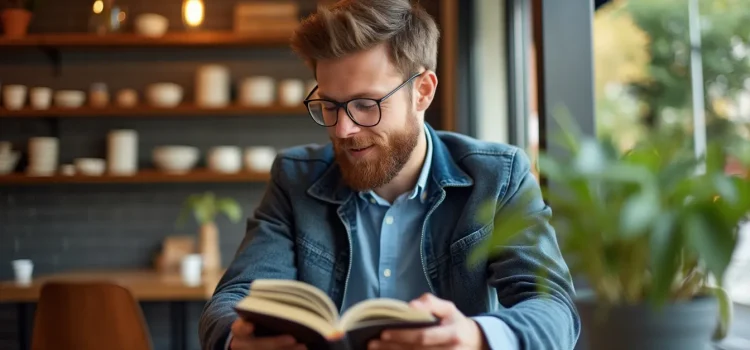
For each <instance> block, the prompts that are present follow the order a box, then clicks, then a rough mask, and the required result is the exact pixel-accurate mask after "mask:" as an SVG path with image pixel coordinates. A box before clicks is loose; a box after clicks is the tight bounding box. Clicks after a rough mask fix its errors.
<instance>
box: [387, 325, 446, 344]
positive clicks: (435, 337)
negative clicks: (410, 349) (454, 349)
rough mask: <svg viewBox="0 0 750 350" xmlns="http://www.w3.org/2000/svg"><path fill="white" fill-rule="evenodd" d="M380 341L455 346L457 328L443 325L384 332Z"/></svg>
mask: <svg viewBox="0 0 750 350" xmlns="http://www.w3.org/2000/svg"><path fill="white" fill-rule="evenodd" d="M380 339H381V340H383V341H386V342H393V343H399V344H409V345H418V346H421V345H426V346H434V345H446V346H448V345H455V344H457V343H458V327H456V326H455V325H445V326H435V327H427V328H421V329H396V330H386V331H384V332H383V334H382V335H381V337H380Z"/></svg>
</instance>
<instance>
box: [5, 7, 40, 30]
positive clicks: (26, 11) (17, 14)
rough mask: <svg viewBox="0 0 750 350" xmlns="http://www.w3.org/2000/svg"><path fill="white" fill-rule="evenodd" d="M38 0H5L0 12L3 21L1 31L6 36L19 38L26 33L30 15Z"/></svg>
mask: <svg viewBox="0 0 750 350" xmlns="http://www.w3.org/2000/svg"><path fill="white" fill-rule="evenodd" d="M37 1H38V0H6V5H5V6H4V8H3V11H2V13H0V18H2V22H3V33H4V35H5V37H7V38H20V37H23V36H25V35H26V32H27V31H28V29H29V23H30V22H31V16H32V14H33V13H34V10H35V9H36V6H37Z"/></svg>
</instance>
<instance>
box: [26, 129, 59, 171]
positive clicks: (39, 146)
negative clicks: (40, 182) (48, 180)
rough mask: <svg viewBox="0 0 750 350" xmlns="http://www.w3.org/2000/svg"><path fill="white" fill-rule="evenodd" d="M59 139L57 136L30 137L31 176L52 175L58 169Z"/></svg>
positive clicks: (29, 169) (29, 168) (29, 167)
mask: <svg viewBox="0 0 750 350" xmlns="http://www.w3.org/2000/svg"><path fill="white" fill-rule="evenodd" d="M59 147H60V146H59V140H58V139H57V138H56V137H32V138H30V139H29V166H28V168H27V172H28V174H29V175H31V176H50V175H54V174H55V172H56V171H57V168H58V166H57V162H58V155H59V153H60V150H59Z"/></svg>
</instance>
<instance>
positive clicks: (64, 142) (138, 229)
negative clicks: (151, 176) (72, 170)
mask: <svg viewBox="0 0 750 350" xmlns="http://www.w3.org/2000/svg"><path fill="white" fill-rule="evenodd" d="M301 1H302V2H304V3H305V5H304V6H303V8H307V9H310V3H312V1H304V0H301ZM92 3H93V1H92V0H56V1H44V2H42V3H41V4H42V5H41V7H40V8H39V9H38V11H37V12H36V13H35V17H34V20H33V23H32V25H31V28H30V31H31V32H71V31H86V28H87V22H88V15H89V12H90V9H91V5H92ZM117 3H119V4H123V5H126V6H127V10H128V11H129V12H130V18H131V19H133V18H134V17H135V15H136V14H138V13H143V12H157V13H160V14H163V15H165V16H167V17H168V18H169V19H170V22H171V26H170V27H171V28H170V29H171V30H182V28H181V21H180V17H179V16H180V4H181V1H180V0H159V1H150V0H128V1H122V0H121V1H117ZM234 3H235V0H210V1H206V4H207V9H206V21H205V28H206V29H215V30H228V29H230V28H231V19H232V8H233V6H234ZM422 3H423V4H424V5H425V6H427V7H428V10H429V11H430V12H432V13H433V15H435V16H436V18H439V17H438V16H437V15H438V13H437V5H438V1H422ZM130 30H131V29H130V28H129V27H127V28H126V31H130ZM61 58H62V65H61V71H60V74H59V75H55V74H53V73H54V71H53V69H52V66H51V65H50V64H49V61H48V60H47V58H46V56H45V55H44V54H43V53H42V52H40V51H36V50H35V49H31V50H24V51H15V50H13V51H11V50H5V51H3V50H2V49H0V82H1V83H2V84H3V85H5V84H12V83H18V84H24V85H27V86H38V85H44V86H49V87H52V88H53V89H63V88H71V89H82V90H88V87H89V85H90V84H91V83H93V82H97V81H102V82H105V83H107V85H108V87H109V89H110V91H111V92H114V91H116V90H117V89H119V88H125V87H132V88H135V89H137V90H139V91H140V92H142V91H143V88H145V86H146V85H147V84H149V83H153V82H160V81H171V82H175V83H178V84H181V85H182V86H183V87H184V89H185V93H186V95H185V98H186V99H188V100H192V87H193V80H194V76H195V71H196V69H197V67H199V66H200V65H202V64H205V63H222V64H226V65H227V66H228V67H229V68H230V69H231V72H232V77H233V79H238V78H242V77H244V76H248V75H253V74H267V75H272V76H274V77H277V78H279V79H281V78H287V77H299V78H304V79H307V78H309V77H311V76H312V75H311V74H310V72H308V71H307V69H306V68H305V67H304V65H303V64H302V63H301V62H300V61H299V60H298V59H297V57H295V56H294V55H293V54H292V53H291V51H290V50H289V49H287V48H276V49H258V48H242V49H223V48H220V49H159V48H151V49H131V48H128V49H114V50H88V51H87V50H64V51H62V55H61ZM438 73H439V72H438ZM141 98H142V96H141ZM433 106H434V108H432V110H431V111H430V112H429V114H428V116H427V120H428V121H429V122H431V124H432V125H433V126H435V127H436V128H440V127H441V126H440V122H439V120H440V118H439V106H440V96H438V98H437V100H436V101H435V104H434V105H433ZM117 128H133V129H136V130H137V131H138V133H139V151H140V152H139V153H140V154H139V159H140V165H141V166H142V167H151V166H152V164H151V155H150V153H151V150H152V149H153V147H154V146H157V145H162V144H190V145H195V146H198V147H199V148H200V149H201V151H202V153H203V154H202V155H204V156H205V152H206V151H207V150H208V149H209V148H210V147H211V146H214V145H226V144H229V145H239V146H249V145H262V144H265V145H272V146H275V147H280V148H283V147H289V146H292V145H297V144H302V143H309V142H326V141H327V136H326V133H325V130H324V129H322V128H319V127H317V126H316V125H315V124H314V123H313V122H312V121H311V120H309V119H308V117H307V116H306V115H300V116H285V117H275V116H264V117H260V116H258V117H255V116H247V117H234V118H224V117H216V118H214V117H199V118H196V117H190V118H171V117H170V118H140V119H138V118H81V119H27V118H24V119H5V118H4V119H0V140H10V141H13V143H14V148H15V149H21V150H24V152H25V150H26V142H27V140H28V138H29V137H32V136H46V135H50V136H56V137H58V138H59V139H60V152H61V153H60V162H61V164H62V163H66V162H70V161H72V160H73V159H74V158H77V157H87V156H93V157H104V156H105V151H106V149H105V140H106V139H105V138H106V133H107V132H108V131H109V130H112V129H117ZM24 156H25V154H24ZM24 163H25V159H22V165H23V164H24ZM206 190H212V191H216V192H217V193H219V194H220V195H228V196H233V197H234V198H235V199H237V200H239V201H240V202H241V203H242V206H243V208H244V210H245V214H246V215H249V213H251V211H252V210H253V208H254V207H255V206H256V205H257V201H258V200H259V198H260V196H261V195H262V192H263V190H264V184H262V183H227V184H205V183H204V184H185V183H183V184H98V185H92V184H78V185H26V186H8V185H0V280H8V279H12V270H11V267H10V261H11V260H13V259H16V258H30V259H33V260H34V262H35V274H47V273H54V272H60V271H68V270H81V269H134V268H148V267H150V266H151V264H152V258H153V255H154V254H155V253H156V252H157V251H158V249H159V248H160V244H161V242H162V240H163V239H164V237H166V236H168V235H174V234H194V233H195V232H196V230H197V227H196V226H195V225H193V224H190V225H188V226H186V227H185V228H183V229H178V228H177V227H175V219H176V218H177V215H178V212H179V210H180V205H181V203H182V201H183V199H184V198H186V197H187V196H188V195H190V194H192V193H196V192H201V191H206ZM218 224H219V229H220V232H221V236H220V238H221V247H222V254H223V263H224V264H225V265H226V264H227V263H228V262H229V261H230V260H231V258H232V256H233V255H234V253H235V249H236V247H237V245H238V243H239V242H240V240H241V239H242V236H243V235H244V226H243V225H242V224H232V223H229V222H228V221H226V220H225V219H224V218H221V219H220V220H219V222H218ZM142 307H143V309H144V313H145V315H146V318H147V321H148V324H149V328H150V331H151V335H152V337H153V341H154V344H155V346H156V348H157V349H166V348H168V347H169V345H170V339H169V332H170V329H169V326H170V325H169V309H168V305H167V304H165V303H143V304H142ZM201 307H202V303H194V304H191V305H190V311H189V313H188V317H189V319H190V325H191V331H190V332H189V337H190V344H191V348H194V349H198V348H199V347H198V344H197V338H198V336H197V326H196V324H197V318H198V316H199V314H200V311H201ZM31 311H32V312H33V309H32V310H31ZM16 323H17V315H16V309H15V307H14V306H13V305H2V304H0V350H5V349H17V348H18V344H17V341H16V337H17V334H16V330H17V326H16Z"/></svg>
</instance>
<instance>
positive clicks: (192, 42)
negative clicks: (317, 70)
mask: <svg viewBox="0 0 750 350" xmlns="http://www.w3.org/2000/svg"><path fill="white" fill-rule="evenodd" d="M291 35H292V31H291V30H290V31H267V32H263V33H235V32H230V31H227V32H219V31H206V32H170V33H167V34H165V35H164V36H161V37H158V38H152V37H147V36H142V35H138V34H134V33H115V34H106V35H96V34H92V33H54V34H29V35H27V36H25V37H22V38H16V39H10V38H3V37H1V36H0V48H9V47H39V46H43V47H60V48H62V47H67V48H76V47H78V48H97V47H100V48H114V47H180V46H181V47H243V46H248V47H251V46H287V45H289V39H290V38H291Z"/></svg>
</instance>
